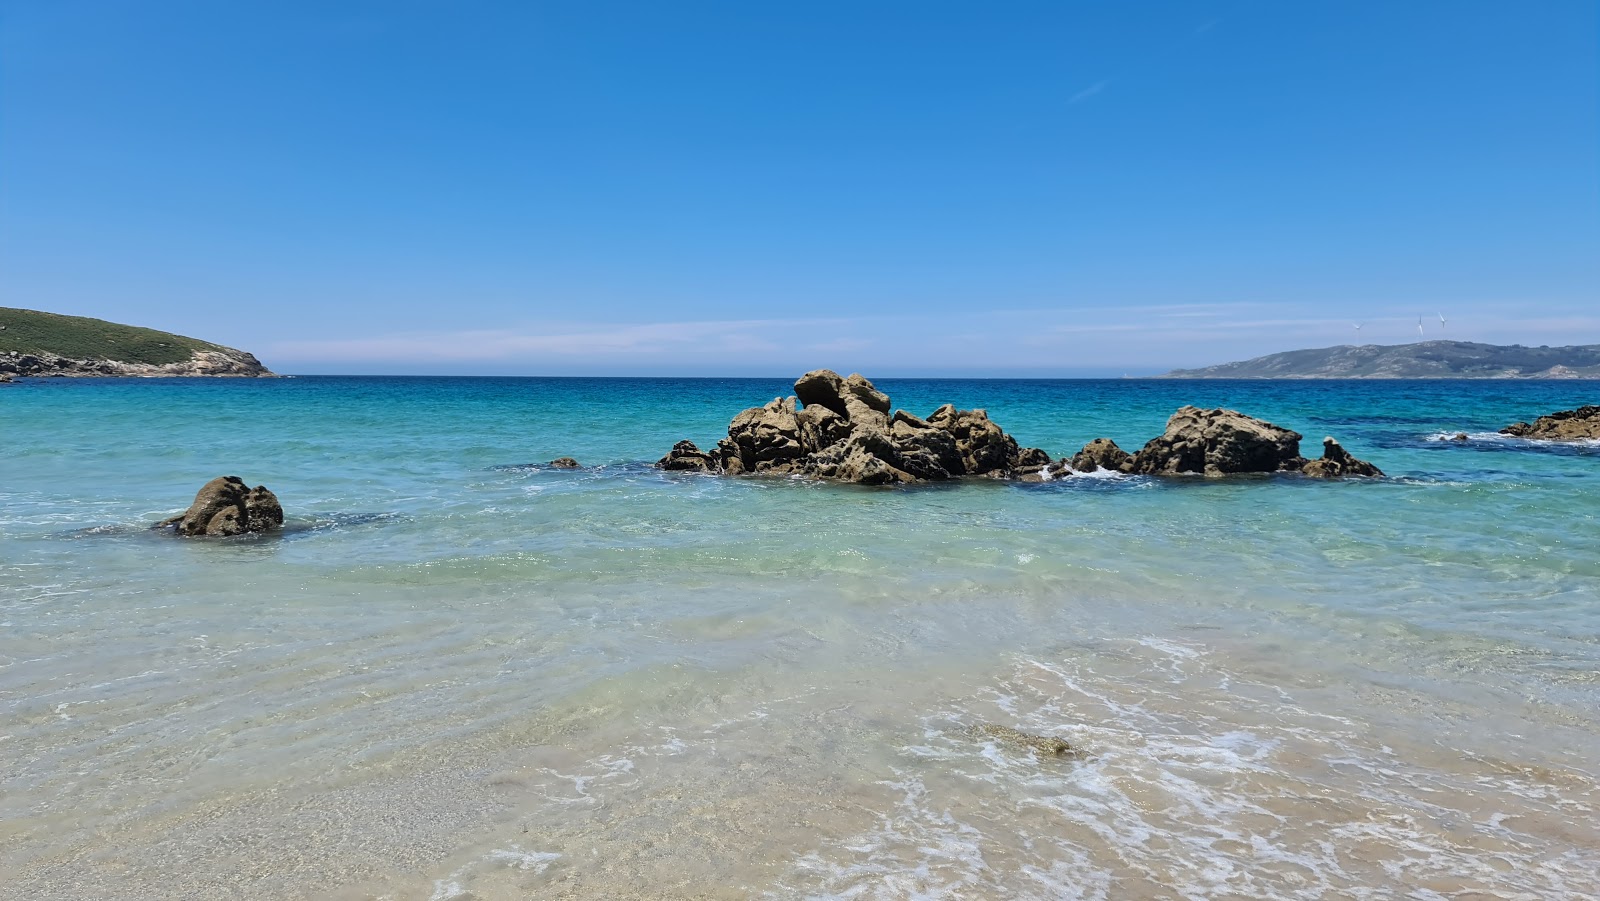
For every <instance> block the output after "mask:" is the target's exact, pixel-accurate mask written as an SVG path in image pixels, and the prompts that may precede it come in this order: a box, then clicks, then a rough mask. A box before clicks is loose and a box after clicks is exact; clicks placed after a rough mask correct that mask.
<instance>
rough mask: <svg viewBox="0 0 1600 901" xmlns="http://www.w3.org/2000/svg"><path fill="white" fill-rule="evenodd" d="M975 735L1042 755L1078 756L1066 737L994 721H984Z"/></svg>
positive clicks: (975, 731)
mask: <svg viewBox="0 0 1600 901" xmlns="http://www.w3.org/2000/svg"><path fill="white" fill-rule="evenodd" d="M972 732H973V735H974V736H975V737H977V738H979V739H993V740H994V741H999V742H1003V743H1005V744H1008V745H1011V746H1012V747H1015V748H1020V749H1022V750H1027V751H1032V752H1033V753H1035V754H1037V755H1038V756H1040V757H1076V756H1077V755H1078V751H1077V749H1075V748H1073V747H1072V745H1070V744H1067V741H1066V739H1063V738H1053V737H1051V736H1048V735H1030V734H1028V733H1026V732H1019V731H1018V730H1016V729H1013V728H1011V727H1010V726H996V725H994V724H993V723H984V724H983V725H981V726H978V727H976V728H974V729H973V730H972Z"/></svg>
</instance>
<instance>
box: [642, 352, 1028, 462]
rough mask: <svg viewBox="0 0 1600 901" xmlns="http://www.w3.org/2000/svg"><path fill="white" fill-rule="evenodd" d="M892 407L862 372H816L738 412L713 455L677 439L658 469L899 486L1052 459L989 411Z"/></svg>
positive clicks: (951, 407)
mask: <svg viewBox="0 0 1600 901" xmlns="http://www.w3.org/2000/svg"><path fill="white" fill-rule="evenodd" d="M891 410H892V405H891V404H890V401H889V396H888V395H887V394H884V393H883V392H882V391H879V390H878V389H877V388H875V387H874V386H873V384H872V383H871V382H870V381H867V380H866V379H865V378H863V377H862V376H861V375H859V374H853V375H851V376H849V377H847V378H842V377H840V376H839V374H838V373H836V372H833V371H831V370H827V369H819V370H816V371H814V372H808V373H806V374H805V375H803V376H801V377H800V378H799V379H797V380H796V381H795V383H794V396H793V397H786V398H785V397H780V398H775V399H774V400H773V401H772V402H771V403H768V404H767V405H766V406H762V407H752V408H750V409H748V410H745V411H744V412H742V413H740V414H739V415H737V416H735V417H734V418H733V422H732V423H730V424H729V426H728V437H726V438H723V439H722V440H721V441H718V442H717V446H716V447H715V448H713V449H712V450H710V451H709V452H708V451H702V450H700V448H698V447H697V446H695V444H694V443H693V442H691V441H680V442H678V443H677V444H676V445H674V446H673V448H672V450H671V451H670V452H669V453H668V454H667V455H666V456H665V457H662V458H661V460H660V461H659V462H658V463H657V465H658V466H660V467H661V468H662V469H668V470H677V471H692V472H713V473H723V474H726V475H740V474H751V475H774V476H796V477H801V478H813V479H827V480H831V481H840V482H854V483H858V484H862V485H892V484H909V483H914V482H924V481H944V480H947V479H954V478H960V477H964V476H984V477H989V478H1006V477H1011V476H1017V475H1022V474H1026V473H1031V472H1037V471H1038V470H1040V469H1042V468H1044V466H1046V465H1047V464H1048V463H1049V462H1050V457H1049V455H1048V454H1046V453H1045V452H1044V451H1042V450H1039V449H1038V448H1031V447H1030V448H1024V447H1020V446H1018V444H1017V442H1016V440H1015V439H1014V438H1012V437H1011V436H1010V435H1007V434H1006V433H1005V431H1004V430H1002V429H1001V428H1000V426H998V425H996V424H995V423H994V422H993V421H992V420H990V419H989V416H988V414H987V413H985V412H984V411H982V410H957V409H956V408H955V407H954V406H952V405H950V404H946V405H944V406H942V407H940V408H939V409H937V410H935V411H934V412H933V414H932V415H931V416H929V417H928V418H927V419H922V418H919V417H917V416H913V415H911V414H910V413H907V412H905V411H904V410H895V411H893V412H892V413H891Z"/></svg>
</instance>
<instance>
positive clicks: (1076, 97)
mask: <svg viewBox="0 0 1600 901" xmlns="http://www.w3.org/2000/svg"><path fill="white" fill-rule="evenodd" d="M1110 86H1111V79H1109V78H1106V79H1102V80H1100V81H1097V82H1095V83H1094V84H1092V85H1089V86H1088V87H1086V88H1084V89H1083V90H1081V91H1079V92H1078V93H1076V94H1073V95H1072V96H1071V97H1068V98H1067V105H1068V106H1071V105H1072V104H1074V103H1082V102H1083V101H1085V100H1088V99H1089V98H1090V97H1093V96H1094V95H1096V94H1098V93H1100V92H1101V91H1104V90H1105V89H1106V88H1108V87H1110Z"/></svg>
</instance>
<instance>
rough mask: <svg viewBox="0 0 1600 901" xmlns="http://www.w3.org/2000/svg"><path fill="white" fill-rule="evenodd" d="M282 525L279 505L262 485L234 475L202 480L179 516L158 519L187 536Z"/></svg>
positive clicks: (228, 533)
mask: <svg viewBox="0 0 1600 901" xmlns="http://www.w3.org/2000/svg"><path fill="white" fill-rule="evenodd" d="M282 525H283V507H282V505H280V504H279V503H278V497H277V495H275V494H273V493H272V492H271V491H268V490H267V489H266V487H265V486H262V485H257V486H256V487H254V488H249V487H247V486H246V485H245V483H244V480H243V479H241V478H239V477H238V476H222V477H220V478H215V479H212V480H211V481H209V482H207V483H205V485H203V486H202V487H201V488H200V491H199V492H197V493H196V494H195V496H194V503H192V504H190V505H189V509H188V510H186V511H184V513H183V514H182V515H181V516H174V517H172V518H171V519H168V520H165V521H164V522H162V523H160V524H159V526H158V528H159V527H161V526H171V527H173V529H174V530H175V531H176V532H177V533H178V534H179V535H183V536H187V537H195V536H201V535H205V536H212V537H225V536H230V535H243V534H245V533H247V532H266V531H269V530H271V529H276V528H278V527H279V526H282Z"/></svg>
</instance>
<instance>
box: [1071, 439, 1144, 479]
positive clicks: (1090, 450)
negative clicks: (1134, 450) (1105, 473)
mask: <svg viewBox="0 0 1600 901" xmlns="http://www.w3.org/2000/svg"><path fill="white" fill-rule="evenodd" d="M1070 465H1071V467H1072V469H1073V470H1075V471H1077V472H1094V471H1095V470H1097V469H1109V470H1111V471H1112V472H1127V471H1128V470H1129V469H1131V468H1132V467H1133V454H1130V453H1128V452H1127V451H1125V450H1123V449H1122V448H1120V447H1117V443H1116V442H1115V441H1112V440H1111V439H1110V438H1096V439H1094V440H1093V441H1091V442H1089V443H1088V444H1085V445H1084V446H1083V450H1080V451H1078V452H1077V453H1076V454H1073V455H1072V460H1071V461H1070Z"/></svg>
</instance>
